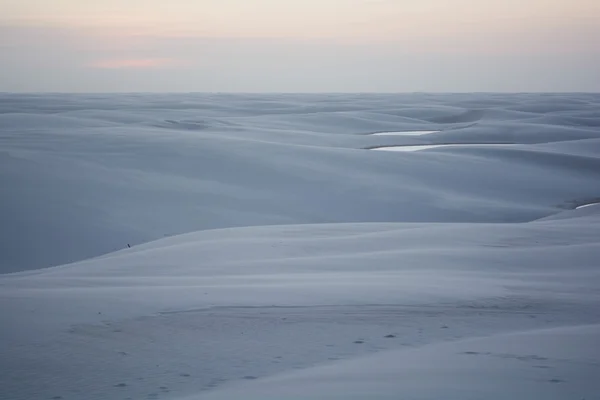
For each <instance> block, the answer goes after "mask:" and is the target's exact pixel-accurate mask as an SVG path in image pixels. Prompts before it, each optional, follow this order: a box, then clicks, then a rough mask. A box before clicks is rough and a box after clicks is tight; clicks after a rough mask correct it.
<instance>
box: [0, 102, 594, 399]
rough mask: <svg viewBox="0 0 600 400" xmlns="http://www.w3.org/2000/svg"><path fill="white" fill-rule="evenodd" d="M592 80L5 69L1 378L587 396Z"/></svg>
mask: <svg viewBox="0 0 600 400" xmlns="http://www.w3.org/2000/svg"><path fill="white" fill-rule="evenodd" d="M599 101H600V98H599V97H598V96H597V95H575V94H574V95H527V94H523V95H494V94H486V95H418V94H416V95H410V96H409V95H356V96H352V95H322V96H309V95H305V96H298V95H277V96H275V95H273V96H258V95H189V96H187V95H177V96H175V95H153V96H149V95H148V96H146V95H123V96H106V95H96V96H92V95H87V96H70V95H56V96H52V95H43V96H42V95H19V96H15V95H1V96H0V140H1V143H2V147H1V148H0V187H1V188H2V197H1V198H0V201H1V204H0V205H1V207H0V218H1V219H0V222H1V223H0V235H1V237H0V239H2V240H0V246H1V247H0V250H1V251H0V266H1V267H2V270H3V271H5V272H11V271H21V272H16V273H11V274H4V275H0V305H1V306H0V326H1V327H2V329H0V384H1V385H0V399H2V400H37V399H53V398H54V399H64V400H68V399H77V400H78V399H90V400H104V399H106V400H114V399H169V398H174V399H182V398H184V399H187V398H190V399H203V398H205V396H206V398H207V399H230V398H256V399H258V398H273V399H275V398H277V399H280V398H294V396H296V398H311V399H317V398H319V399H321V398H376V397H374V396H375V395H377V396H379V397H378V398H398V397H402V398H415V399H417V398H418V399H439V398H449V399H480V398H485V399H523V400H525V399H531V398H548V399H569V400H570V399H574V398H575V399H581V398H585V399H586V400H589V399H595V398H597V393H600V386H599V384H598V382H597V379H596V376H597V375H598V372H599V371H598V365H600V355H599V354H598V348H600V346H598V345H599V343H598V334H599V333H600V332H598V324H600V292H598V288H599V287H600V271H599V270H598V261H597V260H599V259H600V243H599V240H600V239H599V238H600V206H599V205H590V206H588V207H583V208H579V209H576V208H577V207H579V206H581V205H585V204H591V203H597V202H598V198H599V197H600V192H598V181H599V178H600V157H599V154H600V153H599V152H598V150H599V149H600V138H599V137H600V136H599V131H598V126H600V115H598V114H597V105H598V102H599ZM399 130H405V131H423V130H440V132H436V133H431V134H427V135H421V136H376V135H370V134H371V133H376V132H391V131H399ZM499 142H502V143H513V144H511V145H509V146H503V147H485V146H484V147H469V146H467V147H456V146H455V147H450V148H436V149H429V150H423V151H418V152H412V153H404V152H397V153H396V152H395V153H390V152H378V151H371V150H366V148H370V147H376V146H393V145H426V144H440V143H454V144H456V143H499ZM208 228H220V229H208ZM191 231H195V232H193V233H187V234H180V233H184V232H191ZM165 234H167V235H169V237H166V238H165V237H164V235H165ZM152 239H159V240H156V241H152V242H149V241H150V240H152ZM142 242H145V243H142ZM127 243H131V244H134V246H133V247H132V248H130V249H128V248H124V247H126V244H127ZM115 249H120V250H118V251H116V252H112V253H109V254H105V253H108V252H110V251H111V250H115ZM91 256H96V258H91V259H87V260H83V261H77V262H75V263H72V264H65V265H61V266H58V267H53V268H46V269H36V268H38V267H40V266H49V265H55V264H61V263H62V264H64V263H65V262H67V261H76V260H82V259H84V258H88V257H91ZM309 389H310V390H309ZM352 396H354V397H352ZM594 396H596V397H594Z"/></svg>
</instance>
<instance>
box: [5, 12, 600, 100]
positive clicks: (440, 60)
mask: <svg viewBox="0 0 600 400" xmlns="http://www.w3.org/2000/svg"><path fill="white" fill-rule="evenodd" d="M599 65H600V0H168V1H166V0H94V1H89V0H0V91H4V92H473V91H475V92H495V91H499V92H579V91H585V92H600V67H599Z"/></svg>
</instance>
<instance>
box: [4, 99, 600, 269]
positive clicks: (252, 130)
mask: <svg viewBox="0 0 600 400" xmlns="http://www.w3.org/2000/svg"><path fill="white" fill-rule="evenodd" d="M598 104H600V97H598V96H596V95H592V94H589V95H585V94H573V95H534V94H531V95H527V94H523V95H494V94H488V95H484V94H482V95H356V96H353V95H346V96H342V95H313V96H310V95H264V96H258V95H238V96H235V95H192V94H191V95H121V96H110V95H95V96H94V95H78V96H73V95H6V94H4V95H0V143H1V147H0V148H1V150H0V187H2V190H3V193H2V197H1V200H0V201H1V204H0V205H1V207H0V239H1V240H0V271H3V272H12V271H21V270H27V269H35V268H39V267H47V266H52V265H60V264H64V263H67V262H73V261H78V260H82V259H86V258H89V257H93V256H98V255H101V254H105V253H109V252H112V251H115V250H118V249H122V248H125V247H126V246H127V244H128V243H129V244H131V245H134V244H139V243H143V242H147V241H150V240H156V239H159V238H162V237H164V236H165V235H168V236H171V235H175V234H180V233H186V232H192V231H197V230H200V229H214V228H225V227H239V226H257V225H271V224H296V223H332V222H406V221H411V222H516V221H519V222H524V221H531V220H534V219H536V218H541V217H544V216H547V215H551V214H554V213H556V212H558V211H560V210H562V209H563V208H564V207H570V206H571V205H572V204H579V203H581V204H583V203H585V202H588V201H589V200H590V199H591V198H596V197H598V196H599V193H598V190H597V182H598V181H599V179H600V159H599V158H598V151H597V150H598V148H599V147H600V135H599V131H598V129H599V128H598V126H600V116H598V115H597V113H596V111H597V109H598ZM402 130H404V131H415V130H419V131H423V130H440V131H441V132H438V133H432V134H428V135H423V136H408V137H399V136H373V135H369V133H374V132H382V131H402ZM435 143H515V145H512V146H510V147H508V148H505V147H501V148H486V147H481V148H456V147H454V148H448V149H439V148H438V149H433V150H428V151H426V152H421V153H420V154H412V153H411V154H381V153H380V152H370V151H364V150H363V149H365V148H370V147H376V146H387V145H424V144H435Z"/></svg>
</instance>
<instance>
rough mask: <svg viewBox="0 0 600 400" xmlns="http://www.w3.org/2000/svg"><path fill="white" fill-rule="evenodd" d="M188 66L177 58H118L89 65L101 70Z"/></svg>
mask: <svg viewBox="0 0 600 400" xmlns="http://www.w3.org/2000/svg"><path fill="white" fill-rule="evenodd" d="M186 65H188V63H187V62H185V61H183V60H178V59H175V58H118V59H106V60H97V61H94V62H92V63H90V64H88V66H89V67H92V68H100V69H154V68H157V69H160V68H172V67H184V66H186Z"/></svg>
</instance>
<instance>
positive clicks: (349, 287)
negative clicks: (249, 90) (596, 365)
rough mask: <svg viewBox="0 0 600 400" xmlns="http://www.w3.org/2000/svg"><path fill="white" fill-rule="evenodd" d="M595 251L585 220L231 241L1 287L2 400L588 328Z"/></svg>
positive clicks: (580, 214) (124, 392)
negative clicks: (507, 334)
mask: <svg viewBox="0 0 600 400" xmlns="http://www.w3.org/2000/svg"><path fill="white" fill-rule="evenodd" d="M599 237H600V214H599V213H598V209H597V208H596V207H587V208H584V209H580V210H575V211H568V212H565V213H564V215H563V218H561V219H551V220H548V221H540V222H531V223H526V224H521V223H517V224H403V223H396V224H334V225H296V226H273V227H256V228H238V229H225V230H216V231H205V232H198V233H194V234H189V235H183V236H178V237H173V238H167V239H163V240H160V241H158V242H153V243H149V244H146V245H141V246H139V247H134V248H132V249H128V250H124V251H121V252H119V253H115V254H112V255H108V256H104V257H100V258H97V259H93V260H89V261H83V262H80V263H77V264H72V265H66V266H63V267H56V268H50V269H44V270H38V271H30V272H23V273H19V274H12V275H4V276H3V277H0V298H1V299H0V301H1V302H2V304H3V305H7V307H4V308H3V309H2V311H1V313H0V318H1V323H2V326H5V327H10V329H4V330H2V331H0V359H2V360H3V361H2V363H0V367H1V368H2V371H0V372H1V373H2V376H3V389H4V393H6V396H7V397H6V398H7V399H8V398H10V399H15V400H18V399H38V398H40V399H43V398H48V397H53V396H61V397H62V398H65V399H69V398H73V399H77V398H82V397H85V398H87V399H114V398H121V397H122V398H126V397H133V398H146V397H148V398H169V397H172V396H185V395H189V394H197V393H199V392H203V391H207V390H210V389H212V388H217V387H221V386H224V385H227V384H228V383H229V382H230V381H233V382H235V381H238V380H244V379H255V378H262V377H268V376H271V375H274V374H279V373H281V372H285V371H290V370H294V369H298V368H307V367H311V366H314V365H319V364H323V363H330V362H332V361H335V360H337V359H344V360H345V359H352V358H354V357H359V356H364V355H366V354H369V353H373V352H381V351H388V350H393V351H397V350H398V349H404V348H413V347H420V346H423V345H427V344H433V343H438V342H443V341H453V340H459V339H464V338H470V337H476V336H486V335H495V334H498V333H502V332H514V331H524V330H533V329H541V328H544V329H545V328H549V327H558V326H569V325H580V324H593V323H598V322H599V321H600V311H599V310H600V307H598V305H599V303H600V298H599V294H598V291H597V288H598V287H599V286H600V274H599V273H598V269H597V260H598V259H599V258H600V246H599V245H598V238H599ZM389 335H393V337H386V336H389ZM515 340H517V339H515ZM527 343H528V342H527ZM494 346H495V345H494ZM590 346H591V345H590ZM494 348H495V347H494ZM589 349H590V350H591V349H593V346H591V347H590V348H589ZM497 351H498V352H503V351H504V350H497ZM390 354H396V353H390ZM428 354H429V353H428ZM518 354H520V353H518ZM527 354H529V353H527ZM383 357H384V358H385V359H388V358H387V357H388V356H383ZM389 357H392V356H389ZM574 357H575V356H574ZM577 357H578V356H577ZM590 357H591V360H592V361H594V362H596V361H600V360H598V358H597V357H596V356H594V355H593V353H590ZM392 358H393V357H392ZM573 360H575V361H573V362H576V360H577V358H574V359H573ZM432 362H435V361H432ZM359 364H360V361H357V365H359ZM342 365H345V364H342ZM351 365H354V364H351ZM399 365H400V366H402V365H404V366H406V364H403V363H401V364H399ZM567 366H568V365H567ZM509 367H510V365H509V364H507V368H509ZM344 368H345V367H344ZM344 368H342V373H343V371H345V369H344ZM402 368H404V367H402ZM486 368H487V367H486ZM494 368H495V367H494ZM565 368H566V367H565ZM561 371H563V370H561ZM569 371H570V372H569ZM569 371H567V372H564V371H563V372H564V374H566V376H568V377H569V379H571V376H575V377H579V375H578V374H580V373H583V374H584V375H585V374H587V373H588V372H589V371H590V370H588V369H587V368H583V369H581V372H577V371H578V370H569ZM372 372H373V373H374V371H372ZM459 372H460V371H459ZM459 372H457V373H459ZM563 372H561V374H563ZM527 376H530V375H527ZM532 376H533V375H532ZM535 376H537V375H535ZM561 376H562V378H561ZM370 377H372V375H367V376H366V377H365V380H366V381H369V379H370ZM336 379H337V378H336ZM340 379H341V378H340ZM374 379H376V381H377V379H379V378H374ZM381 379H385V378H381ZM507 379H508V378H507ZM548 379H554V378H553V377H552V378H548ZM556 379H564V376H563V375H560V376H559V377H558V378H556ZM577 379H580V377H579V378H577ZM484 382H485V381H482V383H481V384H482V385H484V384H485V383H484ZM325 384H326V385H329V384H328V383H325ZM357 384H358V382H357ZM365 384H366V386H365V388H364V390H370V389H369V388H370V387H371V386H369V385H371V384H372V383H370V384H369V383H365ZM542 384H543V385H546V384H548V383H547V382H542ZM506 385H507V386H511V385H512V384H511V383H509V382H508V381H507V383H506ZM334 386H335V385H334ZM161 387H162V388H163V389H161ZM285 387H287V385H285ZM493 387H496V386H493ZM570 387H571V386H569V388H570ZM268 388H269V386H267V388H266V389H265V390H270V389H268ZM490 388H491V387H490ZM490 388H488V390H491V389H490ZM257 390H258V392H257V393H262V392H261V390H262V389H257ZM332 390H333V391H334V392H336V389H335V388H333V389H332ZM389 390H391V392H388V394H390V395H395V394H397V393H399V392H397V390H398V387H397V386H391V387H389ZM415 390H416V389H415ZM540 390H542V389H540ZM542 392H543V390H542ZM567 392H568V391H567ZM567 392H564V393H567ZM274 393H277V391H275V392H274ZM344 393H345V392H344ZM400 393H403V392H400ZM436 393H437V392H436ZM507 393H508V392H507ZM561 393H563V392H561ZM568 393H580V392H577V391H575V392H568ZM586 393H587V392H586ZM49 395H51V396H49ZM84 395H85V396H84ZM233 398H236V397H235V396H234V397H233ZM258 398H260V397H258ZM274 398H276V396H275V397H274ZM317 398H318V397H317Z"/></svg>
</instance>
